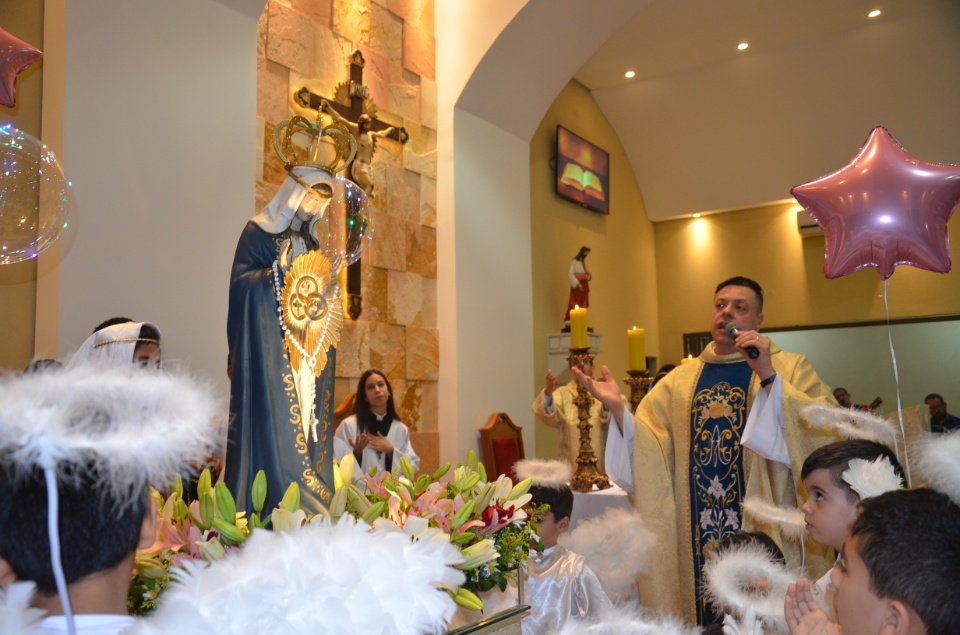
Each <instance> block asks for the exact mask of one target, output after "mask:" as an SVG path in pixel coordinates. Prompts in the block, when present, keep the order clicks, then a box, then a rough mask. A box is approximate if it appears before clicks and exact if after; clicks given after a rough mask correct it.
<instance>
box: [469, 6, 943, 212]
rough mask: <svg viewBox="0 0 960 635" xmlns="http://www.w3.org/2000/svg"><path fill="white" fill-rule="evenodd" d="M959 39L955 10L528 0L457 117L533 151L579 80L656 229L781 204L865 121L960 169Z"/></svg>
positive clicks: (833, 159) (834, 161) (846, 147)
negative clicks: (488, 125) (558, 102)
mask: <svg viewBox="0 0 960 635" xmlns="http://www.w3.org/2000/svg"><path fill="white" fill-rule="evenodd" d="M874 8H879V9H881V10H882V11H883V13H882V14H881V16H880V17H878V18H873V19H870V18H867V13H868V12H869V11H870V10H872V9H874ZM958 33H960V3H958V2H956V1H955V0H910V1H902V2H897V3H891V2H887V3H882V4H878V3H876V2H873V1H872V0H844V1H843V2H836V0H804V2H796V3H770V2H769V0H726V1H724V2H717V1H716V0H683V2H677V1H676V0H605V1H604V2H585V1H584V0H529V1H528V2H527V3H526V4H525V5H524V6H523V8H522V9H521V10H520V11H519V12H518V13H517V15H516V17H515V18H514V19H513V20H512V21H511V22H510V24H509V25H508V26H507V27H506V29H504V30H503V32H502V33H501V34H500V36H499V37H498V38H497V40H496V41H495V42H494V44H493V46H491V47H490V49H489V50H488V52H487V54H486V55H485V57H484V59H483V61H482V62H481V64H480V65H479V66H478V68H477V71H476V72H475V73H474V74H473V76H472V77H471V78H470V80H469V82H468V83H467V86H466V88H465V89H464V91H463V93H462V95H461V99H460V101H459V102H458V106H459V107H460V108H463V109H464V110H467V111H470V112H473V113H474V114H477V115H478V116H481V117H483V118H485V119H488V120H489V121H492V122H494V123H496V124H497V125H499V126H500V127H502V128H504V129H506V130H508V131H509V132H511V133H512V134H515V135H516V136H518V137H520V138H523V139H529V138H530V137H531V136H532V134H533V131H534V130H535V129H536V127H537V125H538V124H539V122H540V120H541V119H542V117H543V114H544V113H545V112H546V109H547V108H548V107H549V105H550V103H551V102H552V100H553V99H554V98H555V96H556V94H557V93H558V92H559V90H560V89H561V88H562V87H563V85H564V84H565V83H566V82H567V81H569V80H570V79H571V78H574V79H576V80H577V81H579V82H580V83H582V84H584V85H585V86H586V87H587V88H589V89H590V90H591V91H592V94H593V95H594V98H595V99H596V101H597V103H598V104H599V106H600V108H601V109H602V110H603V112H604V114H605V115H606V117H607V119H608V120H609V121H610V123H611V124H612V125H613V127H614V129H615V130H616V131H617V134H618V136H619V138H620V140H621V142H622V144H623V146H624V149H625V151H626V154H627V159H628V160H629V161H630V164H631V166H632V167H633V171H634V174H635V175H636V178H637V181H638V182H639V184H640V188H641V191H642V193H643V196H644V203H645V206H646V210H647V214H648V216H649V217H650V218H651V220H654V221H658V220H666V219H670V218H677V217H681V216H684V215H687V214H690V213H693V212H716V211H725V210H730V209H739V208H744V207H750V206H754V205H761V204H764V203H769V202H773V201H779V200H784V199H788V198H789V196H790V195H789V190H790V188H791V187H792V186H793V185H797V184H799V183H803V182H806V181H809V180H812V179H814V178H817V177H819V176H822V175H823V174H827V173H829V172H833V171H834V170H837V169H839V168H841V167H842V166H843V165H845V164H846V163H847V161H848V160H849V159H850V157H852V156H853V155H854V153H855V152H856V151H857V149H858V147H859V146H860V144H861V143H862V142H863V141H864V140H865V139H866V138H867V135H868V133H869V132H870V130H871V129H872V128H873V127H874V126H875V125H883V126H885V127H886V128H888V129H889V130H890V132H891V133H892V134H893V135H894V136H895V137H896V138H897V139H898V140H899V141H900V143H901V144H903V145H904V147H906V148H907V150H909V151H911V152H912V153H913V154H915V155H917V156H918V157H920V158H922V159H924V160H927V161H938V162H944V163H960V126H958V125H957V124H956V122H957V119H958V115H960V91H957V90H956V88H955V85H954V84H955V78H956V77H960V38H958V37H957V34H958ZM741 41H746V42H748V43H749V44H750V47H749V48H748V49H747V50H746V51H745V52H740V51H737V50H736V45H737V43H739V42H741ZM628 69H632V70H635V71H636V73H637V75H636V77H635V78H633V79H632V80H627V79H626V78H624V77H623V73H624V72H625V71H626V70H628ZM575 132H577V133H579V134H581V135H582V136H585V137H587V138H588V139H589V137H590V131H589V130H575Z"/></svg>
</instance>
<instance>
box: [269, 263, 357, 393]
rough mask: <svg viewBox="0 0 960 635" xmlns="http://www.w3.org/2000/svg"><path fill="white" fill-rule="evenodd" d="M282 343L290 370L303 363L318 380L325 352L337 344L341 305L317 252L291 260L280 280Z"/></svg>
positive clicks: (332, 278)
mask: <svg viewBox="0 0 960 635" xmlns="http://www.w3.org/2000/svg"><path fill="white" fill-rule="evenodd" d="M280 308H281V311H282V313H283V325H284V327H285V328H284V336H283V339H284V343H285V344H286V348H287V353H289V355H290V366H291V367H292V368H300V361H301V360H305V361H306V362H307V365H308V366H309V367H310V368H311V369H312V370H313V373H314V375H316V376H317V377H319V376H320V373H322V372H323V368H324V367H325V366H326V365H327V350H328V349H329V348H330V347H331V346H336V345H337V343H338V342H339V341H340V328H341V327H342V326H343V301H342V299H341V297H340V285H339V284H337V276H336V272H334V270H333V266H332V264H331V263H330V260H329V259H328V258H327V257H326V256H325V255H323V253H321V252H319V251H308V252H307V253H304V254H300V255H299V256H297V257H296V258H295V259H294V260H293V264H291V265H290V268H289V269H288V270H287V273H286V275H285V276H284V277H283V292H282V294H281V297H280Z"/></svg>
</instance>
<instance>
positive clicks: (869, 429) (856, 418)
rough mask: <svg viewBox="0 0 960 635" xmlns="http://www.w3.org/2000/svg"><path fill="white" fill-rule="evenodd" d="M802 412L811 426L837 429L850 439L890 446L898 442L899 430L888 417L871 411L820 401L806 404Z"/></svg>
mask: <svg viewBox="0 0 960 635" xmlns="http://www.w3.org/2000/svg"><path fill="white" fill-rule="evenodd" d="M801 414H802V415H803V418H804V419H805V420H806V421H807V423H809V424H810V426H811V427H813V428H820V429H826V430H834V429H835V430H837V431H838V432H840V434H842V435H843V436H845V437H847V438H848V439H868V440H870V441H876V442H877V443H883V444H884V445H888V446H889V445H890V444H891V443H893V445H894V446H896V444H897V435H898V432H897V431H896V430H894V428H893V427H892V426H891V425H890V423H889V422H888V421H887V420H886V419H884V418H882V417H878V416H876V415H874V414H871V413H869V412H863V411H862V410H854V409H850V408H838V407H836V406H830V405H826V404H819V403H818V404H811V405H809V406H806V407H805V408H804V409H803V410H801Z"/></svg>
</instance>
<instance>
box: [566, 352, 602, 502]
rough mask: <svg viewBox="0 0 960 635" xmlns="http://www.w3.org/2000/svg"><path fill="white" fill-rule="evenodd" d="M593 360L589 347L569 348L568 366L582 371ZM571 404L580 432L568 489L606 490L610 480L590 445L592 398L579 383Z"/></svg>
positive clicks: (580, 490)
mask: <svg viewBox="0 0 960 635" xmlns="http://www.w3.org/2000/svg"><path fill="white" fill-rule="evenodd" d="M593 358H594V355H593V354H592V353H590V348H589V347H587V348H571V349H570V355H569V356H568V357H567V361H568V362H569V363H570V366H576V367H577V368H579V369H580V370H581V371H582V370H583V367H584V366H585V365H586V364H591V365H592V364H593ZM573 403H574V405H575V406H576V407H577V417H578V419H579V423H578V424H577V428H578V429H579V430H580V450H579V451H578V452H577V470H576V472H574V474H573V479H571V481H570V489H572V490H573V491H575V492H589V491H592V490H593V486H594V485H596V486H597V488H598V489H607V488H608V487H610V479H609V478H608V477H607V475H606V474H604V473H603V472H601V471H600V469H599V468H598V467H597V455H596V453H595V452H594V451H593V446H592V445H591V444H590V430H591V429H592V428H593V425H591V423H590V406H592V405H593V397H591V396H590V393H589V392H588V391H587V389H586V387H584V386H582V385H580V384H579V383H578V384H577V396H576V398H575V399H574V400H573Z"/></svg>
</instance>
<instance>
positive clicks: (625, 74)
mask: <svg viewBox="0 0 960 635" xmlns="http://www.w3.org/2000/svg"><path fill="white" fill-rule="evenodd" d="M623 76H624V77H626V78H627V79H632V78H633V77H634V76H636V73H635V72H633V71H627V72H626V73H624V74H623Z"/></svg>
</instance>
